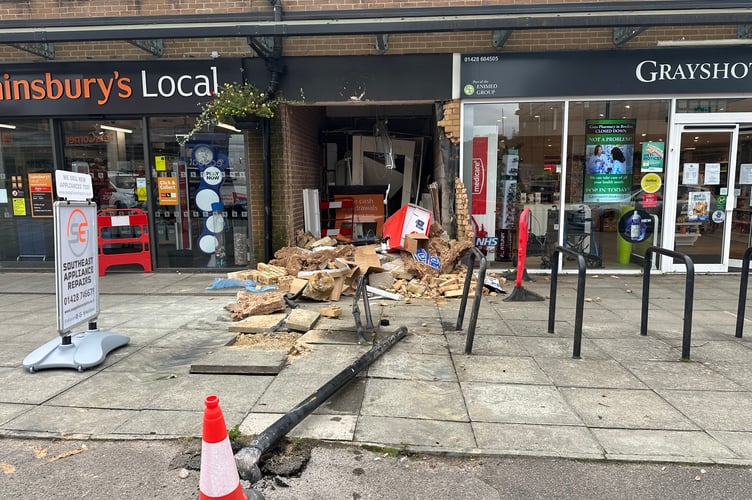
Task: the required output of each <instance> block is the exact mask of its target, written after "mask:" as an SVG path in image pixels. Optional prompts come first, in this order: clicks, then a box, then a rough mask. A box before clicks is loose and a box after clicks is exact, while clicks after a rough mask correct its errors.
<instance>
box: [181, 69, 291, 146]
mask: <svg viewBox="0 0 752 500" xmlns="http://www.w3.org/2000/svg"><path fill="white" fill-rule="evenodd" d="M278 105H279V101H278V100H277V99H274V98H269V96H267V95H266V94H265V93H264V92H261V91H259V90H258V89H257V88H256V87H254V86H253V85H252V84H250V83H226V84H224V85H222V87H221V88H220V89H219V91H218V92H217V93H216V94H214V96H213V97H212V99H211V100H210V101H207V102H205V103H204V104H202V105H201V114H199V116H198V118H196V122H195V123H194V125H193V129H192V130H191V131H190V132H189V133H188V134H186V135H185V136H184V137H182V138H181V139H180V140H179V141H178V142H179V143H180V144H185V143H186V142H187V141H188V140H189V139H190V138H191V137H192V136H193V135H194V134H196V133H198V132H200V131H201V130H203V129H204V128H205V127H208V126H211V125H215V124H216V123H218V122H223V123H232V124H234V125H235V127H236V128H238V129H240V130H256V129H258V128H259V125H260V123H261V120H262V119H263V118H272V117H274V112H275V111H276V109H277V106H278Z"/></svg>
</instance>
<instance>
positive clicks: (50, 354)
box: [23, 330, 131, 373]
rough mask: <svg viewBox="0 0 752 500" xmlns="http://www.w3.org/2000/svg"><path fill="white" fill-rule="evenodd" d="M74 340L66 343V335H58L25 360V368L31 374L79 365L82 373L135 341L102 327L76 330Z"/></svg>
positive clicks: (73, 335)
mask: <svg viewBox="0 0 752 500" xmlns="http://www.w3.org/2000/svg"><path fill="white" fill-rule="evenodd" d="M70 339H71V343H70V344H64V343H63V337H58V338H55V339H52V340H50V341H49V342H47V343H45V344H44V345H42V346H40V347H37V348H36V349H35V350H34V351H32V352H31V353H30V354H29V355H28V356H26V358H25V359H24V361H23V366H24V368H26V369H27V370H29V372H31V373H34V372H35V371H37V370H42V369H45V368H75V369H76V370H78V371H80V372H81V371H84V370H85V369H87V368H91V367H92V366H97V365H98V364H100V363H101V362H102V361H104V358H105V357H106V356H107V354H108V353H109V352H110V351H112V350H113V349H117V348H118V347H121V346H124V345H126V344H127V343H128V342H130V340H131V339H130V337H126V336H125V335H121V334H119V333H112V332H101V331H99V330H89V331H86V332H82V333H74V334H71V335H70Z"/></svg>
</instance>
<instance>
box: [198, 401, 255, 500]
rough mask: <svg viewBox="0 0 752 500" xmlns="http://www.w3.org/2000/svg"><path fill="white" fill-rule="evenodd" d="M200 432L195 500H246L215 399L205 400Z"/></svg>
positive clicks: (222, 416) (220, 412)
mask: <svg viewBox="0 0 752 500" xmlns="http://www.w3.org/2000/svg"><path fill="white" fill-rule="evenodd" d="M205 404H206V409H205V410H204V432H203V438H202V442H201V473H200V475H199V482H198V484H199V495H198V498H199V500H204V499H205V500H210V499H222V500H248V497H247V496H246V494H245V493H243V490H242V488H241V487H240V476H239V475H238V469H237V467H236V465H235V457H234V456H233V454H232V446H230V438H229V437H228V436H227V427H226V426H225V417H224V415H222V409H221V408H220V407H219V398H218V397H217V396H207V397H206V401H205Z"/></svg>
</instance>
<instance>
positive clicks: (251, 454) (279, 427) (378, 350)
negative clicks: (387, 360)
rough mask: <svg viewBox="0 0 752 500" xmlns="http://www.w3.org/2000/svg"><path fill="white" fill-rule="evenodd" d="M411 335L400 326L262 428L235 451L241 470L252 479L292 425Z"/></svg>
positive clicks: (243, 475)
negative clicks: (270, 450)
mask: <svg viewBox="0 0 752 500" xmlns="http://www.w3.org/2000/svg"><path fill="white" fill-rule="evenodd" d="M405 335H407V328H406V327H404V326H401V327H399V328H398V329H397V330H396V331H395V332H394V333H393V334H392V335H390V336H389V337H387V338H386V339H384V340H383V341H381V342H380V343H379V344H377V345H375V346H373V347H372V348H371V349H370V350H369V351H368V352H366V353H365V354H364V355H363V356H361V357H360V358H358V359H357V360H355V361H354V362H353V363H352V364H351V365H350V366H348V367H347V368H345V369H344V370H342V371H341V372H339V373H338V374H337V375H335V376H334V377H333V378H331V379H330V380H329V381H328V382H327V383H326V384H324V385H323V386H321V387H320V388H319V389H317V390H316V392H314V393H313V394H311V395H310V396H308V397H307V398H306V399H304V400H303V401H301V402H300V403H298V404H297V405H296V406H295V408H293V409H292V410H290V411H289V412H287V414H285V415H284V416H282V417H280V418H279V419H278V420H277V421H276V422H274V423H273V424H272V425H271V426H269V427H267V429H266V430H264V431H263V432H261V433H260V434H259V435H258V436H256V438H255V439H254V440H253V441H251V443H250V444H249V445H248V446H246V447H245V448H242V449H240V450H239V451H238V452H237V453H236V454H235V462H236V464H237V466H238V472H239V474H240V477H241V478H243V479H250V478H252V477H254V475H256V474H257V473H258V465H257V464H258V460H259V458H261V455H263V454H264V452H266V451H267V450H268V449H269V448H271V446H272V445H273V444H274V443H276V442H277V440H279V439H280V438H281V437H282V436H284V435H285V434H287V433H288V432H289V431H290V430H291V429H293V428H294V427H295V426H296V425H298V424H299V423H300V422H302V421H303V419H304V418H305V417H307V416H308V415H310V414H311V413H313V411H314V410H315V409H316V408H318V407H319V406H321V404H323V403H324V402H325V401H326V400H327V399H329V398H330V397H331V396H333V395H334V394H335V393H336V392H337V391H338V390H339V389H341V388H342V387H343V386H344V385H345V384H347V383H348V382H349V381H350V380H352V379H353V378H355V376H356V375H357V374H358V373H360V371H362V370H363V369H364V368H367V367H368V366H370V365H371V363H373V362H374V361H375V360H376V359H378V358H379V356H381V355H382V354H384V353H385V352H386V351H387V350H389V348H390V347H392V346H393V345H394V344H396V343H397V342H399V341H400V340H401V339H402V338H404V336H405Z"/></svg>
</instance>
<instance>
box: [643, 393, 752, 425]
mask: <svg viewBox="0 0 752 500" xmlns="http://www.w3.org/2000/svg"><path fill="white" fill-rule="evenodd" d="M657 392H658V394H660V395H661V396H662V397H663V398H664V399H665V400H666V401H668V402H669V403H671V404H672V405H673V406H674V407H675V408H677V409H678V410H680V411H681V412H682V413H683V414H685V415H686V416H687V417H688V418H690V419H692V421H694V422H696V423H697V425H699V426H700V427H702V428H703V429H705V430H707V431H744V432H750V431H752V419H750V418H749V416H750V415H752V394H751V393H750V392H748V391H747V392H716V391H671V390H659V391H657Z"/></svg>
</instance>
